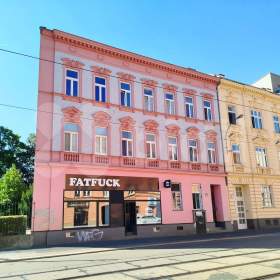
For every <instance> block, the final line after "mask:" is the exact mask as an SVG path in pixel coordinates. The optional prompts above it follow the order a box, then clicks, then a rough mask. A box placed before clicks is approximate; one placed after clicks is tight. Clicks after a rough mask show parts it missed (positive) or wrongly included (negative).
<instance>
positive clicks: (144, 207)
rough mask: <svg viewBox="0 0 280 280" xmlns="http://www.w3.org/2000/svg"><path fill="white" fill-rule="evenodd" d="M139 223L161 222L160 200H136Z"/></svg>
mask: <svg viewBox="0 0 280 280" xmlns="http://www.w3.org/2000/svg"><path fill="white" fill-rule="evenodd" d="M136 212H137V224H140V225H142V224H160V223H161V207H160V201H152V200H150V201H136Z"/></svg>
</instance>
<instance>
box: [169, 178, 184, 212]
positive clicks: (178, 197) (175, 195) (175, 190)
mask: <svg viewBox="0 0 280 280" xmlns="http://www.w3.org/2000/svg"><path fill="white" fill-rule="evenodd" d="M171 194H172V204H173V210H183V204H182V192H181V185H180V184H177V183H172V185H171Z"/></svg>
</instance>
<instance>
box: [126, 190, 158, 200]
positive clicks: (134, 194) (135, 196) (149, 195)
mask: <svg viewBox="0 0 280 280" xmlns="http://www.w3.org/2000/svg"><path fill="white" fill-rule="evenodd" d="M124 200H151V201H154V200H160V192H141V191H124Z"/></svg>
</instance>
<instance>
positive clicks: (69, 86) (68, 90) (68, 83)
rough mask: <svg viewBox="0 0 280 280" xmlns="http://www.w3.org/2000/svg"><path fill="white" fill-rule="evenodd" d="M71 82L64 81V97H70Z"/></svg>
mask: <svg viewBox="0 0 280 280" xmlns="http://www.w3.org/2000/svg"><path fill="white" fill-rule="evenodd" d="M71 94H72V92H71V80H68V79H67V80H66V95H71Z"/></svg>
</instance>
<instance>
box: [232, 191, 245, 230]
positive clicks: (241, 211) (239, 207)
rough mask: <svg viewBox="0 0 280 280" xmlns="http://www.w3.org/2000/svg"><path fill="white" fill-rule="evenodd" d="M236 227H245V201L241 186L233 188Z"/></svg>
mask: <svg viewBox="0 0 280 280" xmlns="http://www.w3.org/2000/svg"><path fill="white" fill-rule="evenodd" d="M235 195H236V212H237V226H238V229H247V220H246V212H245V202H244V196H243V190H242V187H236V188H235Z"/></svg>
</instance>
